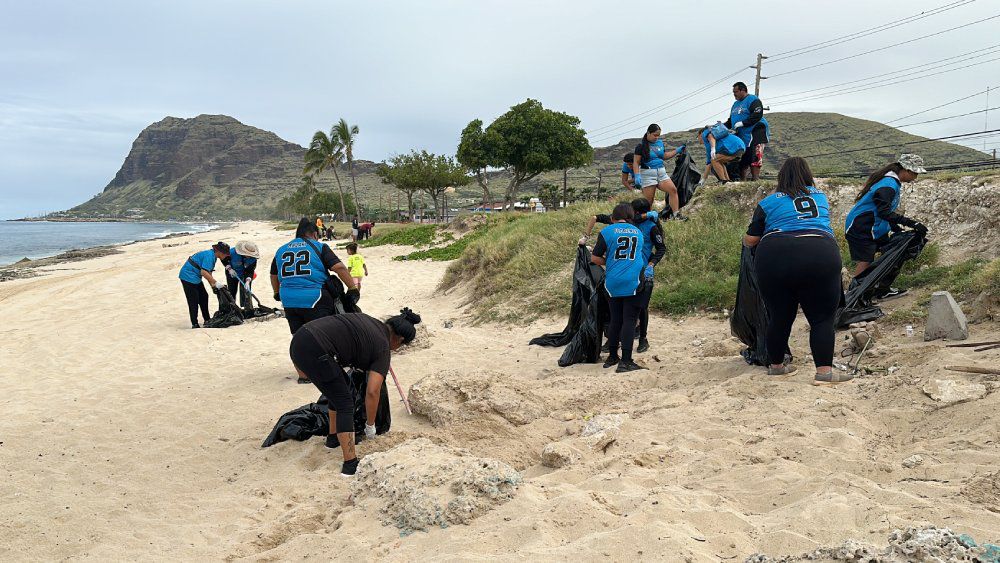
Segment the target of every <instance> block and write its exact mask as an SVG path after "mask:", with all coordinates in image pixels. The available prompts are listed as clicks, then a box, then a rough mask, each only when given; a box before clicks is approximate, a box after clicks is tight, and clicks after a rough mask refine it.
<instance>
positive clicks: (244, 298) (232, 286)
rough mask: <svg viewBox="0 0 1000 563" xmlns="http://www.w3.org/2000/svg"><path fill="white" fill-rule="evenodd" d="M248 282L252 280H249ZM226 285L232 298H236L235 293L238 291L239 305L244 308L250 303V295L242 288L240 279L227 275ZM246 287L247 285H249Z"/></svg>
mask: <svg viewBox="0 0 1000 563" xmlns="http://www.w3.org/2000/svg"><path fill="white" fill-rule="evenodd" d="M250 283H253V282H252V281H251V282H250ZM226 286H227V288H228V289H229V295H232V296H233V299H236V294H237V293H239V296H240V307H243V308H246V307H247V305H248V304H250V303H249V302H250V296H249V295H247V292H246V289H244V288H243V284H241V283H240V280H238V279H236V278H234V277H227V279H226ZM247 287H249V285H248V286H247Z"/></svg>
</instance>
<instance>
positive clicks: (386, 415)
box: [351, 369, 392, 434]
mask: <svg viewBox="0 0 1000 563" xmlns="http://www.w3.org/2000/svg"><path fill="white" fill-rule="evenodd" d="M351 388H352V389H353V391H354V431H355V432H358V433H362V434H364V431H365V424H366V423H367V421H368V415H367V410H366V408H365V391H366V390H367V389H368V374H367V373H365V372H364V371H362V370H360V369H356V370H354V371H353V372H352V373H351ZM390 426H392V412H391V411H390V407H389V388H388V386H387V385H386V384H385V379H383V380H382V389H381V391H379V400H378V412H376V413H375V433H376V434H385V433H386V432H388V431H389V427H390Z"/></svg>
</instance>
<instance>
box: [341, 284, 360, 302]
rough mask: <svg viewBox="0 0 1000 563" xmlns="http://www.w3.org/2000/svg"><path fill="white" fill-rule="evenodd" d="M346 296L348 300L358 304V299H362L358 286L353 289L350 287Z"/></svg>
mask: <svg viewBox="0 0 1000 563" xmlns="http://www.w3.org/2000/svg"><path fill="white" fill-rule="evenodd" d="M344 296H345V297H347V301H348V302H349V303H350V304H351V305H357V304H358V301H360V300H361V291H359V290H358V288H356V287H355V288H353V289H348V290H347V293H346V294H345V295H344Z"/></svg>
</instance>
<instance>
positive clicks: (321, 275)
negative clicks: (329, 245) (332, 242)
mask: <svg viewBox="0 0 1000 563" xmlns="http://www.w3.org/2000/svg"><path fill="white" fill-rule="evenodd" d="M319 248H320V247H319V246H318V245H317V244H316V243H312V244H310V243H308V242H306V241H304V240H302V239H300V238H297V239H293V240H292V241H291V242H288V243H286V244H285V245H284V246H282V247H280V248H278V251H277V252H275V253H274V263H275V264H276V265H277V268H276V269H277V270H278V280H280V281H281V285H280V286H279V289H278V292H279V293H280V294H281V303H282V304H284V306H285V307H288V308H297V309H312V308H313V307H314V306H315V305H316V302H317V301H319V298H320V297H321V296H322V295H323V285H324V284H325V283H326V279H327V277H328V274H327V273H326V266H324V265H323V258H322V257H321V256H320V255H319V253H317V251H316V250H317V249H319Z"/></svg>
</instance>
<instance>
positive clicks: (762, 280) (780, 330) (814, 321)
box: [754, 234, 843, 367]
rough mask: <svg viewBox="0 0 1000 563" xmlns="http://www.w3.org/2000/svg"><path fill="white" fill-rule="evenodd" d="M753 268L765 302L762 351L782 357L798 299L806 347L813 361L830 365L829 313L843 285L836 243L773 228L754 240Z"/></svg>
mask: <svg viewBox="0 0 1000 563" xmlns="http://www.w3.org/2000/svg"><path fill="white" fill-rule="evenodd" d="M754 269H755V271H756V272H757V280H758V282H759V285H760V295H761V297H762V298H763V299H764V305H765V306H766V307H767V314H768V316H769V317H770V320H769V322H768V324H767V335H766V337H767V355H768V362H769V363H770V364H771V365H778V364H781V363H782V362H783V361H784V356H785V350H786V349H787V348H788V337H789V335H790V334H791V333H792V323H794V322H795V315H796V313H798V310H799V305H802V312H803V313H805V315H806V320H808V321H809V347H810V348H811V349H812V355H813V361H814V362H815V364H816V366H817V367H819V366H831V365H833V346H834V326H833V323H834V317H835V316H836V312H837V306H838V305H839V304H840V297H841V293H842V291H843V287H842V284H841V281H840V269H841V262H840V249H839V248H838V247H837V242H836V241H835V240H834V239H833V238H832V237H828V236H802V235H799V236H795V235H789V234H774V235H769V236H766V237H764V239H763V240H761V241H760V244H759V245H757V251H756V257H755V259H754Z"/></svg>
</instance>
